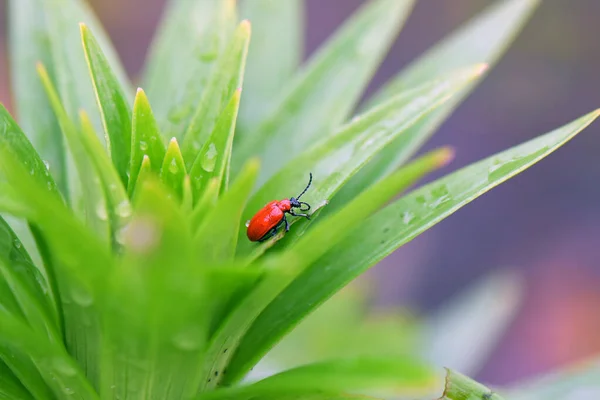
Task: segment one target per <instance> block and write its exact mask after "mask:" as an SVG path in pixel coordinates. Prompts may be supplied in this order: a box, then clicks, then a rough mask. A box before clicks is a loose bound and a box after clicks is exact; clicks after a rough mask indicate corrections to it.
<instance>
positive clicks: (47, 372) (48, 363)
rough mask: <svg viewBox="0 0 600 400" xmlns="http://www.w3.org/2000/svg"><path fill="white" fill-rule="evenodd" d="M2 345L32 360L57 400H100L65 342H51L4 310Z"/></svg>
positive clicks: (0, 318) (0, 332) (0, 313)
mask: <svg viewBox="0 0 600 400" xmlns="http://www.w3.org/2000/svg"><path fill="white" fill-rule="evenodd" d="M0 326H2V329H1V330H0V343H1V344H2V345H5V346H12V347H14V348H16V349H18V351H20V352H21V353H23V354H27V355H28V357H30V358H31V361H32V362H33V364H34V365H35V366H36V367H37V369H38V370H39V372H40V374H41V375H42V376H43V377H44V380H45V381H46V382H47V383H48V386H49V387H50V388H51V389H52V392H53V396H52V397H42V398H56V399H72V398H73V396H77V397H79V398H81V399H86V400H87V399H90V400H94V399H98V398H99V397H98V395H97V394H96V392H95V391H94V389H93V388H92V386H91V385H90V382H89V381H88V380H87V379H86V377H85V375H84V374H83V372H82V371H81V370H80V368H79V366H78V365H77V363H76V362H75V361H74V360H73V359H72V358H71V357H70V356H69V354H68V353H67V351H66V350H65V348H64V347H62V343H54V342H52V341H48V340H46V339H45V338H44V336H42V335H39V334H38V333H36V332H34V331H32V330H31V328H30V327H29V326H27V324H26V323H25V322H23V321H20V320H18V319H17V318H15V317H14V316H12V315H10V314H9V313H7V312H6V311H5V310H3V309H2V308H0Z"/></svg>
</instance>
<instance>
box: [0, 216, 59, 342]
mask: <svg viewBox="0 0 600 400" xmlns="http://www.w3.org/2000/svg"><path fill="white" fill-rule="evenodd" d="M0 277H2V283H3V284H6V285H7V289H8V290H2V291H1V292H0V293H1V295H0V297H4V296H6V295H11V294H12V296H13V297H14V300H15V301H16V304H18V309H20V310H21V312H22V313H23V316H24V318H25V319H26V320H27V322H28V323H29V325H30V326H31V327H32V328H33V329H36V330H37V331H39V332H43V333H45V334H46V336H48V337H52V338H54V339H58V338H59V337H60V334H59V332H60V323H59V317H58V313H57V310H56V308H55V304H54V301H53V299H52V297H50V294H49V293H50V291H49V288H48V283H47V282H46V278H45V277H44V276H43V275H42V274H41V273H40V271H39V270H38V268H37V267H36V266H35V265H33V262H32V261H31V258H30V257H29V254H27V252H26V251H25V249H24V248H23V244H22V243H21V241H20V240H19V238H18V237H17V236H16V235H15V233H14V232H13V230H12V229H10V227H9V225H8V224H7V223H6V222H5V221H4V219H2V218H0ZM0 303H2V305H3V306H4V307H6V306H7V305H6V304H5V302H4V301H2V300H0Z"/></svg>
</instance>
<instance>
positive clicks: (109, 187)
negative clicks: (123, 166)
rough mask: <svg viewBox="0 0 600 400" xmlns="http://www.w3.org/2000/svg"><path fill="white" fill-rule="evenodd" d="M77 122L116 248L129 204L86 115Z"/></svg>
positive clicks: (126, 219) (129, 207)
mask: <svg viewBox="0 0 600 400" xmlns="http://www.w3.org/2000/svg"><path fill="white" fill-rule="evenodd" d="M79 121H80V124H81V133H82V134H81V140H82V141H83V145H84V146H85V149H86V152H87V155H88V157H90V160H91V162H92V163H93V164H94V167H95V168H96V173H97V174H98V178H99V180H100V182H101V183H102V186H103V188H104V195H105V198H106V210H107V213H108V219H109V220H110V225H111V231H112V232H111V233H112V235H111V239H112V244H113V247H115V248H117V247H118V243H117V241H118V233H119V231H120V230H121V229H122V228H123V227H124V226H125V225H126V224H127V222H128V221H129V217H131V204H130V203H129V198H128V197H127V192H126V191H125V187H124V186H123V183H122V182H121V179H120V177H119V174H118V172H117V170H116V169H115V167H114V166H113V164H112V162H111V160H110V158H109V157H108V155H107V154H106V152H105V150H104V148H103V147H102V144H101V143H100V141H99V140H98V137H97V135H96V132H95V131H94V127H93V125H92V122H91V121H90V119H89V117H88V115H87V113H85V112H84V111H81V112H80V113H79Z"/></svg>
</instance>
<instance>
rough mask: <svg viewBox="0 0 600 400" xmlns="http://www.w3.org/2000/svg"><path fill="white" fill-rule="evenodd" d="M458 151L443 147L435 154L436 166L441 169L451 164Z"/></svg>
mask: <svg viewBox="0 0 600 400" xmlns="http://www.w3.org/2000/svg"><path fill="white" fill-rule="evenodd" d="M455 155H456V151H455V150H454V148H452V147H443V148H441V149H440V150H438V151H437V152H436V154H435V158H436V161H437V162H436V164H437V165H438V166H440V167H444V166H446V165H448V164H450V163H451V162H452V161H453V160H454V156H455Z"/></svg>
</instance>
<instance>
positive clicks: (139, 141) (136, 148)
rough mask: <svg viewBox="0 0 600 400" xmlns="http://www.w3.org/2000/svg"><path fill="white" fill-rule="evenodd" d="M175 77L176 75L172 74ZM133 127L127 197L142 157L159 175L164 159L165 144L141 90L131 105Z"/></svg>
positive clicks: (132, 186)
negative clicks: (146, 158) (146, 157)
mask: <svg viewBox="0 0 600 400" xmlns="http://www.w3.org/2000/svg"><path fill="white" fill-rule="evenodd" d="M173 75H177V74H173ZM132 124H133V127H132V132H131V135H132V137H131V143H132V148H131V161H130V163H129V166H130V170H129V195H130V196H131V195H132V194H133V189H134V188H135V183H136V182H137V176H138V173H139V171H140V167H141V165H142V159H143V158H144V156H148V162H149V163H150V164H149V165H150V166H151V167H154V168H153V171H154V172H155V173H156V174H159V173H160V167H161V165H162V161H163V160H164V158H165V151H166V150H165V144H164V143H163V141H162V137H161V135H160V131H159V130H158V125H157V124H156V120H155V119H154V114H153V113H152V108H150V102H149V101H148V98H147V97H146V93H144V91H143V90H142V89H138V90H137V94H136V96H135V102H134V104H133V122H132Z"/></svg>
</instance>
